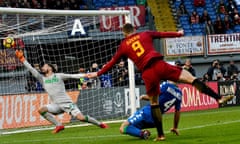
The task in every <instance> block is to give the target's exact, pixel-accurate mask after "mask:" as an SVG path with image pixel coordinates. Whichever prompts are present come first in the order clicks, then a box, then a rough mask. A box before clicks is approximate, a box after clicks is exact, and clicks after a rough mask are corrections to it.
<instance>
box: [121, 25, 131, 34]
mask: <svg viewBox="0 0 240 144" xmlns="http://www.w3.org/2000/svg"><path fill="white" fill-rule="evenodd" d="M122 31H123V32H124V33H127V34H129V33H132V32H133V31H134V27H133V25H132V24H130V23H126V24H124V26H123V29H122Z"/></svg>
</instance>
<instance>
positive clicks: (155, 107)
mask: <svg viewBox="0 0 240 144" xmlns="http://www.w3.org/2000/svg"><path fill="white" fill-rule="evenodd" d="M149 100H150V103H151V112H152V117H153V120H154V124H155V126H156V128H157V134H158V136H157V138H156V140H157V141H158V140H160V139H163V138H164V139H165V136H164V132H163V126H162V113H161V111H160V108H159V103H158V96H149Z"/></svg>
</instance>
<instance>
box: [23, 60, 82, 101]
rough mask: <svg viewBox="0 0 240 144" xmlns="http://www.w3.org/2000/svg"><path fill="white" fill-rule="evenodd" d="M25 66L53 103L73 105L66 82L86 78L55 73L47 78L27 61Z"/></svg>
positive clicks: (78, 75)
mask: <svg viewBox="0 0 240 144" xmlns="http://www.w3.org/2000/svg"><path fill="white" fill-rule="evenodd" d="M23 64H24V66H25V67H26V68H27V69H28V70H29V71H30V72H31V73H32V75H33V76H34V77H35V78H36V79H38V80H39V82H40V83H41V84H42V86H43V88H44V90H45V91H46V92H47V93H48V95H49V97H50V100H51V101H52V102H53V103H56V104H60V103H72V99H71V98H70V97H69V96H68V95H67V93H66V89H65V84H64V80H65V79H69V78H74V79H79V78H81V77H83V76H84V75H83V74H64V73H53V74H52V75H51V76H49V77H46V76H44V75H42V74H41V73H39V72H38V71H37V70H36V69H34V68H33V67H32V66H31V65H30V64H29V63H28V62H27V61H26V60H25V61H24V63H23Z"/></svg>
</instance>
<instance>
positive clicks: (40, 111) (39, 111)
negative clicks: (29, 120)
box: [38, 107, 48, 114]
mask: <svg viewBox="0 0 240 144" xmlns="http://www.w3.org/2000/svg"><path fill="white" fill-rule="evenodd" d="M47 111H48V109H47V107H41V108H40V109H39V110H38V113H40V114H42V113H44V112H47Z"/></svg>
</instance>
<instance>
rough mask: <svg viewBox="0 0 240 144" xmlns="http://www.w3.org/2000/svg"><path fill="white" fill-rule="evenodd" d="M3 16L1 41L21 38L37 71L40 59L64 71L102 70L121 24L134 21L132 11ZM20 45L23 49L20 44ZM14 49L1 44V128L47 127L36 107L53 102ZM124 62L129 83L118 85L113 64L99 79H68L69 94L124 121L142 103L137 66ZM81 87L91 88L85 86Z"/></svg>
mask: <svg viewBox="0 0 240 144" xmlns="http://www.w3.org/2000/svg"><path fill="white" fill-rule="evenodd" d="M0 15H1V26H0V36H1V43H2V40H3V39H4V38H5V37H6V36H9V35H11V36H13V37H14V38H15V39H16V40H19V39H20V40H22V41H23V42H24V53H25V56H26V58H27V60H28V61H29V63H31V64H32V66H33V67H35V68H36V69H38V68H39V65H40V64H41V63H44V62H48V63H52V64H55V65H56V66H57V69H58V72H63V73H79V72H82V71H79V70H80V69H81V68H82V69H83V70H85V72H91V71H93V69H94V70H96V69H101V67H103V66H104V64H105V63H106V62H107V61H109V60H110V59H111V57H112V56H113V54H114V53H115V52H116V50H117V48H118V45H119V44H120V42H121V39H122V38H123V35H122V33H121V28H122V26H123V24H124V23H126V22H129V23H131V22H132V18H131V13H130V11H128V10H46V9H19V8H3V7H1V8H0ZM16 48H19V49H21V48H23V47H21V46H19V45H18V43H17V45H16ZM14 51H15V49H13V48H12V49H7V48H4V47H3V45H1V50H0V55H1V59H0V68H1V69H0V79H1V80H0V85H1V88H0V91H1V92H0V95H1V96H0V109H1V110H0V129H8V128H19V127H31V126H43V125H48V124H49V123H48V122H46V121H44V120H43V118H41V117H40V115H38V114H37V108H39V107H40V106H42V105H44V104H46V103H48V102H49V99H48V97H47V94H46V93H44V91H43V90H42V87H41V84H39V83H38V82H37V81H36V80H35V79H34V78H33V77H32V76H31V74H30V73H29V72H28V71H27V70H26V69H25V68H24V67H23V65H22V64H21V63H20V62H19V61H18V60H17V59H16V58H15V55H14ZM123 61H124V62H125V65H126V67H127V72H128V80H129V81H128V82H127V83H125V84H120V83H119V81H118V75H117V73H116V72H117V70H115V69H116V67H115V66H114V68H113V69H112V70H110V71H109V72H108V73H107V74H104V75H103V77H99V78H98V79H97V80H96V81H95V80H91V79H80V80H67V81H66V89H67V92H68V94H69V95H70V96H71V97H72V98H73V100H74V101H75V102H77V103H78V105H79V107H80V110H81V111H82V112H83V113H84V114H89V115H92V116H93V117H96V118H97V119H99V120H117V119H118V120H119V119H120V120H123V119H126V118H127V116H129V115H130V114H133V113H134V112H135V111H136V107H137V106H139V104H136V102H137V103H138V99H137V98H136V88H135V72H134V68H135V67H134V64H133V62H132V61H131V60H129V59H126V58H123ZM96 83H98V84H96ZM84 84H85V85H84ZM83 85H84V86H86V87H89V88H88V89H85V88H86V87H83ZM80 89H81V90H80ZM79 90H80V94H79ZM137 93H138V94H139V92H137ZM123 97H124V98H123ZM114 105H115V107H114ZM115 112H117V113H115ZM111 114H112V115H111ZM58 119H60V120H61V121H62V122H66V121H67V119H71V118H69V117H68V116H66V115H61V116H59V117H58ZM71 120H73V119H71Z"/></svg>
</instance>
